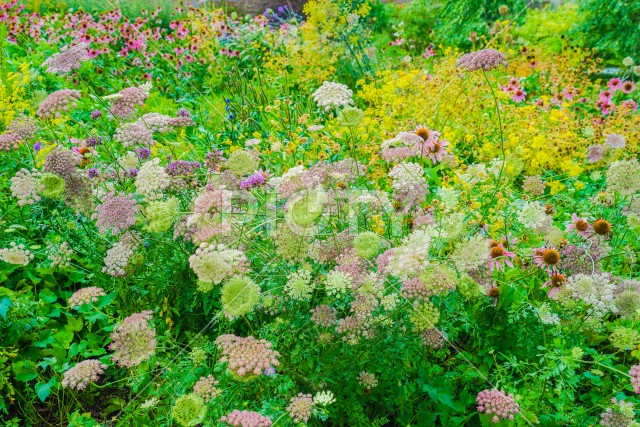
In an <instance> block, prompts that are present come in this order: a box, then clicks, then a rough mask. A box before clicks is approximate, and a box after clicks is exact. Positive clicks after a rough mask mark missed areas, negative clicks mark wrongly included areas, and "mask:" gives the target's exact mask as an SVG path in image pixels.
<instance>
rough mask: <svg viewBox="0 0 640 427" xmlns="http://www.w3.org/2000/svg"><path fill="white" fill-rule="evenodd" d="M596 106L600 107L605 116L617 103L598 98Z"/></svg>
mask: <svg viewBox="0 0 640 427" xmlns="http://www.w3.org/2000/svg"><path fill="white" fill-rule="evenodd" d="M596 106H597V107H598V108H600V112H601V113H602V114H603V115H605V116H606V115H608V114H610V113H611V112H612V111H613V110H614V108H615V105H613V104H612V103H610V102H609V101H607V100H603V99H600V100H598V101H597V102H596Z"/></svg>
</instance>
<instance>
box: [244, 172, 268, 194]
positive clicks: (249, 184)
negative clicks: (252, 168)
mask: <svg viewBox="0 0 640 427" xmlns="http://www.w3.org/2000/svg"><path fill="white" fill-rule="evenodd" d="M265 175H266V174H265V173H264V172H261V171H258V172H256V173H254V174H253V175H251V176H250V177H248V178H247V179H245V180H244V181H242V182H241V183H240V187H241V188H243V189H245V190H250V189H252V188H255V187H260V186H262V185H264V184H265V183H266V182H267V179H266V176H265Z"/></svg>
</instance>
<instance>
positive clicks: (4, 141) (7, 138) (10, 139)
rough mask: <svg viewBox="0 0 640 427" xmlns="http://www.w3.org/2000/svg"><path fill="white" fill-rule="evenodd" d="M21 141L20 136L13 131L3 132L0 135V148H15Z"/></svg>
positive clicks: (6, 149)
mask: <svg viewBox="0 0 640 427" xmlns="http://www.w3.org/2000/svg"><path fill="white" fill-rule="evenodd" d="M21 143H22V138H20V135H16V134H15V133H3V134H1V135H0V150H3V151H11V150H16V149H17V148H18V147H19V146H20V144H21Z"/></svg>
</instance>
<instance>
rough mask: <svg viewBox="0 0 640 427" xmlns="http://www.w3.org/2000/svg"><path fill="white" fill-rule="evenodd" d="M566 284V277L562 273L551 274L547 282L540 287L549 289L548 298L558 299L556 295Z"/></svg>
mask: <svg viewBox="0 0 640 427" xmlns="http://www.w3.org/2000/svg"><path fill="white" fill-rule="evenodd" d="M566 282H567V276H565V275H564V274H562V273H551V274H550V278H549V280H547V281H546V282H545V284H544V285H542V287H543V288H550V289H549V298H551V299H558V294H559V293H560V291H561V290H562V287H563V286H564V284H565V283H566Z"/></svg>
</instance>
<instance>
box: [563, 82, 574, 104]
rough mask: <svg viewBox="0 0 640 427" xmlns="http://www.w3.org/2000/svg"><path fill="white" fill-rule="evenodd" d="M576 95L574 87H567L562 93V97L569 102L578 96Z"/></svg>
mask: <svg viewBox="0 0 640 427" xmlns="http://www.w3.org/2000/svg"><path fill="white" fill-rule="evenodd" d="M576 93H577V91H576V88H574V87H573V86H567V87H565V88H564V90H563V91H562V95H563V96H564V98H565V99H566V100H567V101H571V100H573V97H574V96H575V95H576Z"/></svg>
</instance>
